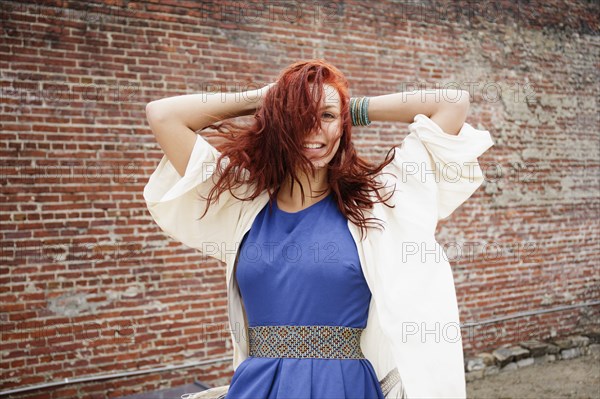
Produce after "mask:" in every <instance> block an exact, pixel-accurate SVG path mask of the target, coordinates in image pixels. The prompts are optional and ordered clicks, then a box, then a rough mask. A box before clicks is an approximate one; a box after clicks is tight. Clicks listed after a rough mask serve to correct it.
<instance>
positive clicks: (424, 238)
mask: <svg viewBox="0 0 600 399" xmlns="http://www.w3.org/2000/svg"><path fill="white" fill-rule="evenodd" d="M492 145H494V142H493V141H492V138H491V136H490V133H489V132H488V131H487V130H477V129H475V128H473V127H472V126H471V125H470V124H468V123H465V124H464V125H463V126H462V128H461V130H460V132H459V134H458V135H451V134H448V133H446V132H444V131H443V130H442V129H441V128H440V127H439V125H437V124H436V123H435V122H433V121H432V120H431V119H430V118H428V117H427V116H426V115H423V114H418V115H416V116H415V118H414V122H413V123H411V124H410V125H409V134H408V135H407V136H406V138H405V139H404V141H403V143H402V145H400V146H398V147H396V149H395V157H394V161H393V162H392V163H390V164H389V165H388V166H386V168H385V169H384V170H383V172H389V173H392V174H393V175H394V176H391V175H387V174H384V173H382V174H380V176H379V178H381V179H382V181H384V182H386V186H387V187H386V189H382V190H383V191H384V192H383V194H384V198H385V196H386V195H387V193H388V192H389V191H390V190H394V184H396V186H395V190H394V191H395V192H394V195H393V197H392V199H391V200H390V201H388V203H389V204H390V205H394V204H395V208H388V207H387V206H385V205H383V204H381V203H376V204H374V209H372V210H371V211H368V212H365V215H366V216H367V217H377V218H379V219H380V220H381V221H382V222H383V223H384V224H385V230H384V231H381V230H380V229H373V228H370V229H369V233H368V234H367V237H366V239H365V240H363V241H361V240H360V231H359V228H358V227H357V226H356V225H355V224H354V223H352V222H350V221H348V228H349V230H350V232H351V234H352V237H353V238H354V240H355V242H356V247H357V250H358V254H359V258H360V263H361V267H362V270H363V274H364V276H365V279H366V282H367V284H368V286H369V288H370V290H371V294H372V298H371V303H370V307H369V316H368V320H367V326H366V328H365V330H364V331H363V334H362V337H361V348H362V351H363V353H364V354H365V356H366V357H367V359H369V361H370V362H371V363H372V364H373V367H374V369H375V372H376V374H377V376H378V378H379V380H381V379H382V378H383V377H384V376H385V375H386V374H387V373H388V372H389V371H390V370H392V369H393V368H394V367H397V368H398V370H399V372H400V376H401V378H402V384H403V385H404V389H405V390H406V393H407V395H408V397H409V398H465V397H466V384H465V375H464V364H463V348H462V339H461V332H460V326H459V312H458V305H457V301H456V293H455V288H454V280H453V275H452V270H451V268H450V264H449V262H448V260H447V256H446V254H445V253H444V251H443V248H442V247H441V246H440V245H439V244H438V243H437V241H436V239H435V236H434V235H435V230H436V226H437V222H438V220H440V219H444V218H446V217H448V216H449V215H450V214H451V213H452V212H453V211H454V210H455V209H456V208H457V207H458V206H460V205H461V204H462V203H463V202H464V201H465V200H467V199H468V198H469V197H470V196H471V195H472V194H473V193H474V192H475V190H477V188H478V187H479V186H480V185H481V184H482V183H483V180H484V177H483V173H482V170H481V168H480V166H479V163H478V161H477V157H478V156H480V155H481V154H482V153H484V152H485V151H486V150H487V149H488V148H490V147H491V146H492ZM218 155H219V152H218V151H217V150H216V149H215V148H214V147H213V146H211V145H210V144H209V143H208V142H207V141H206V140H205V139H204V138H203V137H202V136H200V135H198V136H197V139H196V143H195V145H194V148H193V151H192V154H191V158H190V161H189V163H188V165H187V168H186V171H185V175H184V176H183V177H181V176H180V175H179V174H178V173H177V171H176V170H175V168H174V167H173V166H172V164H171V163H170V161H169V160H168V159H167V157H166V156H163V158H162V159H161V161H160V163H159V164H158V167H157V168H156V170H155V171H154V173H152V175H151V176H150V178H149V181H148V183H147V185H146V186H145V188H144V199H145V201H146V204H147V207H148V210H149V211H150V214H151V215H152V217H153V219H154V220H155V222H156V223H157V224H158V225H159V226H160V228H161V229H162V230H163V231H164V232H165V233H166V234H168V235H169V236H170V237H172V238H173V239H175V240H177V241H179V242H181V243H183V244H185V245H187V246H189V247H192V248H195V249H198V250H199V251H201V252H203V253H204V254H206V255H209V256H211V257H214V258H216V259H219V260H221V261H222V262H224V263H225V264H226V267H227V269H226V280H227V281H226V282H227V298H228V312H229V323H230V327H231V339H232V343H233V369H234V370H235V369H236V368H237V367H238V365H239V364H240V363H241V362H242V361H243V360H244V359H246V358H247V357H248V334H247V319H246V317H245V312H244V309H243V303H242V300H241V297H240V292H239V290H238V286H237V281H236V279H235V276H234V273H233V268H234V265H235V260H236V254H237V252H238V249H239V243H240V242H241V240H242V238H243V236H244V234H245V233H246V232H247V231H248V230H249V229H250V227H251V226H252V222H253V221H254V218H255V217H256V215H257V214H258V213H259V212H260V210H261V209H262V208H263V207H264V206H265V205H266V204H267V202H268V194H267V192H266V191H264V192H263V193H262V194H261V195H260V196H259V197H257V198H256V199H254V200H253V201H239V200H237V199H235V198H234V197H233V196H232V195H231V193H230V192H229V191H226V192H224V193H223V194H222V195H221V197H220V198H219V200H218V202H217V203H213V204H211V206H210V208H209V210H208V212H207V214H206V215H205V216H204V218H202V219H200V220H197V219H198V218H199V217H200V215H201V214H202V212H203V211H204V206H205V201H203V200H202V199H200V198H199V195H200V194H202V195H204V196H206V195H207V194H208V192H209V190H210V188H211V187H212V186H213V184H214V180H213V178H211V176H212V177H215V176H213V174H214V173H213V172H214V170H215V165H216V159H217V157H218ZM242 189H244V190H248V189H249V188H248V187H245V188H244V187H242V188H241V189H240V190H242ZM248 193H250V190H248V191H243V192H242V191H240V192H236V195H237V196H238V197H240V198H245V194H248ZM232 277H234V278H232ZM388 397H394V396H393V394H390V395H389V396H388Z"/></svg>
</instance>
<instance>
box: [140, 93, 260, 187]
mask: <svg viewBox="0 0 600 399" xmlns="http://www.w3.org/2000/svg"><path fill="white" fill-rule="evenodd" d="M270 86H271V85H268V86H265V87H263V88H261V89H256V90H249V91H245V92H241V93H200V94H185V95H180V96H175V97H167V98H163V99H160V100H155V101H152V102H150V103H148V104H147V105H146V118H147V119H148V123H149V125H150V128H151V129H152V132H153V133H154V136H155V137H156V140H157V141H158V144H159V145H160V147H161V148H162V150H163V152H164V153H165V155H166V156H167V158H168V159H169V161H171V163H172V164H173V167H174V168H175V170H177V173H179V175H180V176H183V175H184V174H185V170H186V167H187V165H188V162H189V159H190V155H191V153H192V149H193V147H194V143H195V142H196V133H195V131H196V130H200V129H203V128H205V127H206V126H208V125H210V124H211V123H214V122H217V121H220V120H223V119H227V118H233V117H237V116H243V115H251V114H252V113H254V112H255V110H256V108H257V107H259V106H260V104H261V102H262V99H263V97H264V93H265V92H266V90H268V88H269V87H270Z"/></svg>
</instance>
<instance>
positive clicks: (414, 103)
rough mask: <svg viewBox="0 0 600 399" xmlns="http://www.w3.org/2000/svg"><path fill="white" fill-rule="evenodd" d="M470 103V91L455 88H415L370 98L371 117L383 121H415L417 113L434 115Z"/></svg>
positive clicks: (373, 119)
mask: <svg viewBox="0 0 600 399" xmlns="http://www.w3.org/2000/svg"><path fill="white" fill-rule="evenodd" d="M468 103H469V92H468V91H465V90H455V89H431V90H413V91H405V92H399V93H394V94H386V95H382V96H376V97H371V98H370V100H369V108H368V110H369V119H370V120H371V121H382V122H388V121H389V122H404V123H411V122H413V120H414V118H415V116H416V115H417V114H424V115H426V116H427V117H432V116H433V115H434V114H436V113H439V112H440V111H442V110H444V109H449V108H458V107H462V108H464V107H465V105H466V104H468Z"/></svg>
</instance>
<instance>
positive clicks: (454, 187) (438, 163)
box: [395, 114, 494, 220]
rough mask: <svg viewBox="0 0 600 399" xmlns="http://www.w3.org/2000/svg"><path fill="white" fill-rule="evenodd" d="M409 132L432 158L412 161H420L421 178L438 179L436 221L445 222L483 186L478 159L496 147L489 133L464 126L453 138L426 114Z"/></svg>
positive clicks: (410, 126) (412, 125)
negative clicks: (443, 220) (442, 220)
mask: <svg viewBox="0 0 600 399" xmlns="http://www.w3.org/2000/svg"><path fill="white" fill-rule="evenodd" d="M409 131H410V134H409V136H416V138H418V141H420V143H421V144H422V145H423V146H424V147H425V149H426V150H427V153H428V155H429V156H428V157H420V158H419V156H418V155H415V156H414V157H409V158H411V159H417V158H419V160H420V161H421V162H419V163H418V165H417V169H418V170H419V179H421V180H422V181H426V180H427V179H435V182H436V185H435V186H436V187H437V190H436V191H437V200H436V201H437V209H438V215H437V219H438V220H441V219H445V218H447V217H448V216H450V215H451V214H452V212H454V210H455V209H456V208H458V207H459V206H460V205H461V204H462V203H463V202H465V201H466V200H467V199H468V198H469V197H471V195H473V193H474V192H475V191H476V190H477V188H479V187H480V186H481V184H482V183H483V181H484V176H483V172H482V170H481V167H480V165H479V162H478V160H477V158H478V157H479V156H480V155H481V154H483V153H484V152H485V151H487V150H488V149H489V148H490V147H491V146H493V145H494V142H493V140H492V138H491V136H490V132H489V131H487V130H478V129H475V128H474V127H473V126H471V125H470V124H469V123H464V124H463V126H462V127H461V129H460V131H459V133H458V134H457V135H452V134H449V133H446V132H444V131H443V130H442V128H441V127H440V126H439V125H438V124H437V123H435V122H434V121H432V120H431V119H430V118H429V117H427V116H426V115H423V114H417V115H416V116H415V118H414V122H413V123H411V124H410V125H409ZM411 139H412V137H411ZM409 141H410V139H409ZM399 159H400V158H399ZM395 161H396V160H395ZM397 162H399V161H397ZM397 166H399V165H397ZM399 169H403V168H402V167H399Z"/></svg>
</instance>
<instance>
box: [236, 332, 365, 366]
mask: <svg viewBox="0 0 600 399" xmlns="http://www.w3.org/2000/svg"><path fill="white" fill-rule="evenodd" d="M363 330H364V328H354V327H344V326H255V327H248V336H249V338H250V356H254V357H296V358H325V359H365V355H364V354H363V352H362V350H361V348H360V336H361V334H362V332H363Z"/></svg>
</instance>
